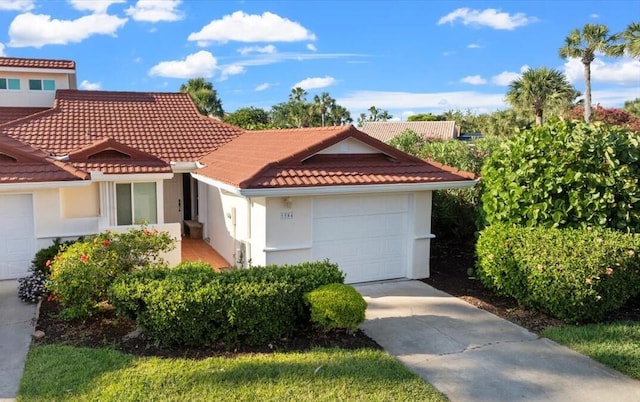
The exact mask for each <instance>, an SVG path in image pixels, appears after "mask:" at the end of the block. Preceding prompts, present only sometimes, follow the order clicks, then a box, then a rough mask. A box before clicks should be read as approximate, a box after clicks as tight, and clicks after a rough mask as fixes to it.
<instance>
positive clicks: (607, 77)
mask: <svg viewBox="0 0 640 402" xmlns="http://www.w3.org/2000/svg"><path fill="white" fill-rule="evenodd" d="M564 73H565V75H566V76H567V79H568V80H569V82H572V83H576V82H582V81H584V65H583V64H582V62H581V61H580V59H569V60H567V61H566V62H565V63H564ZM639 77H640V61H639V60H634V59H631V58H623V59H616V60H615V61H613V62H611V63H607V62H605V61H603V60H602V59H598V58H596V59H595V60H594V61H593V62H592V63H591V82H610V83H616V84H637V83H638V82H639ZM635 97H636V98H637V94H636V96H635Z"/></svg>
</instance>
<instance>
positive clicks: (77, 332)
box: [36, 241, 640, 358]
mask: <svg viewBox="0 0 640 402" xmlns="http://www.w3.org/2000/svg"><path fill="white" fill-rule="evenodd" d="M430 263H431V264H430V265H431V278H428V279H423V280H422V281H423V282H425V283H427V284H429V285H431V286H433V287H434V288H436V289H440V290H442V291H444V292H447V293H449V294H451V295H453V296H456V297H459V298H461V299H463V300H464V301H466V302H468V303H470V304H473V305H474V306H477V307H479V308H481V309H484V310H487V311H489V312H491V313H493V314H495V315H497V316H499V317H502V318H504V319H507V320H509V321H512V322H514V323H516V324H518V325H520V326H523V327H525V328H527V329H529V330H530V331H532V332H535V333H540V332H541V331H542V330H544V329H545V328H548V327H554V326H559V325H562V324H563V323H562V322H561V321H559V320H557V319H555V318H553V317H550V316H548V315H546V314H544V313H542V312H539V311H534V310H529V309H527V308H524V307H522V306H520V305H519V304H518V303H517V302H516V301H515V300H514V299H512V298H509V297H501V296H497V295H495V294H494V293H493V292H492V291H490V290H487V289H485V288H484V286H483V285H482V284H481V283H480V281H479V280H477V279H475V278H473V277H469V276H468V269H469V268H472V267H473V266H474V263H475V259H474V253H473V245H469V244H462V245H461V244H451V243H441V242H440V243H439V242H437V241H434V242H433V243H432V246H431V261H430ZM59 311H60V306H59V304H58V303H57V302H55V301H43V302H42V305H41V307H40V316H39V319H38V323H37V328H36V329H38V330H41V331H43V332H44V333H45V336H44V338H42V339H41V340H39V341H38V342H41V343H60V342H62V343H66V344H70V345H75V346H86V347H111V348H114V349H118V350H121V351H123V352H126V353H130V354H134V355H141V356H162V357H189V358H206V357H210V356H227V357H234V356H237V355H238V354H247V353H274V352H292V351H306V350H310V349H313V348H315V347H339V348H344V349H358V348H374V349H381V347H380V346H379V345H378V344H377V343H376V342H375V341H373V340H372V339H370V338H369V337H367V336H366V335H365V334H364V333H363V332H362V331H357V332H356V333H353V334H349V333H347V332H346V331H330V332H323V331H316V330H308V331H306V332H304V333H301V334H298V336H296V337H292V338H285V339H280V340H278V341H277V342H273V343H272V344H269V345H264V346H261V347H246V346H245V347H242V348H236V349H229V348H228V347H226V346H225V345H224V344H217V345H209V346H206V347H200V348H189V347H171V348H169V347H161V346H158V345H156V344H154V343H152V342H150V341H149V340H147V339H145V337H144V335H142V336H139V337H136V338H132V339H125V335H127V334H129V333H131V332H132V331H134V330H135V329H136V325H135V323H134V322H133V321H131V320H128V319H123V318H118V317H116V316H115V314H114V312H113V311H110V310H105V311H103V312H102V313H100V314H98V315H96V316H95V317H92V318H91V319H89V320H86V321H77V320H76V321H65V320H62V319H60V318H59V317H58V313H59ZM608 320H610V321H616V320H631V321H640V298H638V299H637V300H633V301H631V302H629V303H627V305H625V306H624V307H623V308H621V309H620V310H618V311H616V312H614V313H612V314H611V315H610V316H609V317H608Z"/></svg>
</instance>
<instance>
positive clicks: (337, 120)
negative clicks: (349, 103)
mask: <svg viewBox="0 0 640 402" xmlns="http://www.w3.org/2000/svg"><path fill="white" fill-rule="evenodd" d="M329 117H330V120H331V123H332V124H333V125H334V126H342V125H343V124H349V123H352V122H353V119H352V118H351V113H349V111H348V110H347V108H345V107H344V106H340V105H337V104H336V105H333V106H332V107H331V111H330V112H329Z"/></svg>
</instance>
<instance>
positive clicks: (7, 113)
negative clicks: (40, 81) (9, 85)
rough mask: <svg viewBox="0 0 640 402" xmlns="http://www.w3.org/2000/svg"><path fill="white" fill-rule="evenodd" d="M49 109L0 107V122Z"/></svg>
mask: <svg viewBox="0 0 640 402" xmlns="http://www.w3.org/2000/svg"><path fill="white" fill-rule="evenodd" d="M47 109H48V108H46V107H0V124H4V123H8V122H10V121H13V120H18V119H21V118H23V117H26V116H29V115H31V114H34V113H38V112H42V111H43V110H47Z"/></svg>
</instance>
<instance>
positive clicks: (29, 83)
mask: <svg viewBox="0 0 640 402" xmlns="http://www.w3.org/2000/svg"><path fill="white" fill-rule="evenodd" d="M31 81H40V89H31ZM45 81H51V82H53V89H45V88H44V82H45ZM27 84H28V87H29V91H32V92H55V91H56V80H52V79H45V78H42V79H41V78H29V80H28V81H27Z"/></svg>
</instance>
